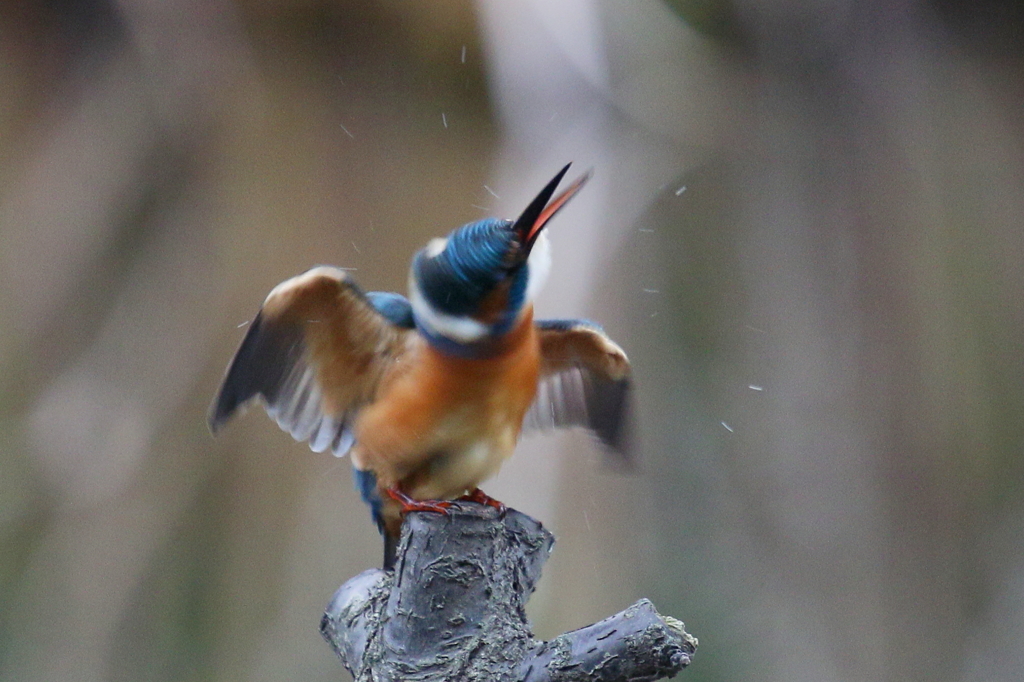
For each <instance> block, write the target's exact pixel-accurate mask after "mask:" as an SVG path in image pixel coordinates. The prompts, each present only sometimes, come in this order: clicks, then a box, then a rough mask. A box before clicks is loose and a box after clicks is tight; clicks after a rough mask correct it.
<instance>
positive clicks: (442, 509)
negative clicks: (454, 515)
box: [384, 488, 452, 516]
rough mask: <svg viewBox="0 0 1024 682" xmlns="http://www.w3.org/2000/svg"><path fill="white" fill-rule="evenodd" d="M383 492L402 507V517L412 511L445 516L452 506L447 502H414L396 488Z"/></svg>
mask: <svg viewBox="0 0 1024 682" xmlns="http://www.w3.org/2000/svg"><path fill="white" fill-rule="evenodd" d="M384 492H385V493H386V494H387V496H388V497H390V498H391V499H392V500H394V501H395V502H397V503H398V504H400V505H402V514H403V515H405V514H408V513H409V512H414V511H426V512H434V513H436V514H444V515H445V516H447V515H448V508H449V507H451V506H452V503H451V502H449V501H448V500H414V499H413V498H411V497H409V496H408V495H406V494H405V493H403V492H402V491H401V490H399V489H398V488H386V489H385V490H384Z"/></svg>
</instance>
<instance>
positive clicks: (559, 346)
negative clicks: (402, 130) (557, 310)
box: [208, 164, 632, 568]
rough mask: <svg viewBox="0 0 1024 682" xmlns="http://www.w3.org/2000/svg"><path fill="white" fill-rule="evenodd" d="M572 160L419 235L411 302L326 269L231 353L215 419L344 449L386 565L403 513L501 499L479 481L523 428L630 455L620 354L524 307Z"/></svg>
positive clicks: (274, 295)
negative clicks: (268, 421)
mask: <svg viewBox="0 0 1024 682" xmlns="http://www.w3.org/2000/svg"><path fill="white" fill-rule="evenodd" d="M570 165H571V164H567V165H566V166H565V167H564V168H562V169H561V170H560V171H559V172H558V173H557V174H556V175H555V176H554V178H553V179H552V180H551V181H550V182H548V183H547V185H546V186H545V187H544V188H543V189H542V190H541V191H540V193H539V194H538V195H537V196H536V197H535V198H534V199H533V200H532V201H531V202H530V203H529V204H528V205H527V207H526V209H525V210H524V211H523V212H522V213H521V214H520V215H519V217H518V218H517V219H515V220H509V219H498V218H487V219H484V220H479V221H475V222H472V223H468V224H466V225H463V226H462V227H460V228H458V229H456V230H454V231H452V232H451V233H450V234H449V235H448V236H447V237H442V238H435V239H432V240H431V241H429V242H428V243H427V245H426V246H425V247H424V248H422V249H421V250H419V251H418V252H417V253H416V254H415V256H414V257H413V259H412V264H411V268H410V271H409V281H408V288H409V296H408V298H406V297H404V296H402V295H401V294H397V293H392V292H373V291H371V292H364V291H363V290H362V289H361V288H360V287H359V286H358V285H357V284H356V283H355V281H354V280H353V279H352V278H351V277H350V276H349V275H348V273H347V272H346V271H345V270H343V269H341V268H336V267H331V266H323V265H321V266H317V267H313V268H312V269H310V270H308V271H306V272H304V273H302V274H300V275H297V276H295V277H292V278H291V279H288V280H286V281H284V282H282V283H281V284H279V285H278V286H276V287H274V288H273V289H272V290H271V292H270V294H269V295H268V296H267V298H266V300H265V301H264V303H263V305H262V307H261V308H260V310H259V311H258V313H257V314H256V316H255V318H254V319H253V320H252V322H251V323H250V324H249V325H248V328H247V331H246V334H245V336H244V338H243V340H242V342H241V345H240V346H239V348H238V350H237V352H236V353H235V355H234V357H233V358H232V360H231V362H230V363H229V365H228V368H227V371H226V373H225V375H224V379H223V382H222V384H221V386H220V390H219V391H218V392H217V394H216V397H215V398H214V401H213V404H212V405H211V407H210V412H209V417H208V422H209V427H210V429H211V431H212V432H213V433H215V434H216V433H217V432H218V431H219V430H220V428H221V427H222V426H223V425H224V424H225V423H226V422H227V421H228V420H229V419H230V418H231V417H232V416H233V415H234V414H236V413H237V412H239V411H240V410H241V409H242V408H244V407H246V406H247V405H248V404H249V403H251V402H254V401H256V402H261V403H262V404H263V406H264V407H265V409H266V411H267V413H268V414H269V415H270V417H272V418H273V419H274V420H275V421H276V422H277V423H278V425H279V426H280V427H281V428H282V429H283V430H285V431H287V432H288V433H290V434H291V435H292V437H294V438H295V439H296V440H297V441H308V442H309V446H310V448H311V449H312V450H313V451H315V452H323V451H325V450H328V449H329V450H331V451H332V452H333V453H334V454H335V455H337V456H339V457H340V456H343V455H345V454H349V455H350V456H351V460H352V465H353V470H354V481H355V484H356V488H357V489H358V491H359V493H360V495H361V497H362V499H363V500H364V501H365V502H366V503H367V504H368V505H369V507H370V511H371V516H372V518H373V520H374V522H375V523H376V525H377V527H378V529H379V531H380V532H381V534H382V535H383V537H384V567H385V568H393V566H394V563H395V557H396V550H397V543H398V538H399V534H400V529H401V523H402V517H403V516H404V515H405V514H406V513H408V512H410V511H434V512H440V513H446V511H447V508H448V506H449V505H450V504H451V500H457V499H463V500H472V501H476V502H480V503H483V504H489V505H491V506H495V507H498V508H499V509H502V510H504V505H502V504H501V503H500V502H497V501H495V500H493V499H492V498H490V497H489V496H487V495H486V494H484V493H483V492H482V491H480V489H479V485H480V484H481V483H482V482H483V481H484V480H485V479H487V478H489V477H490V476H492V475H493V474H494V473H496V472H497V470H498V468H499V467H500V466H501V464H502V463H503V462H504V460H506V459H507V458H508V457H509V456H510V455H511V454H512V453H513V451H514V450H515V447H516V444H517V442H518V440H519V438H520V436H521V434H522V433H524V432H526V431H535V430H547V429H551V428H556V427H582V428H583V429H586V430H589V431H590V432H591V433H592V434H594V435H595V436H596V437H597V440H598V441H599V442H600V443H601V444H602V445H603V446H604V449H605V450H606V451H608V452H610V453H612V454H613V455H614V457H613V458H612V459H613V460H615V461H618V462H622V463H626V464H628V463H629V462H630V461H631V457H632V454H631V453H632V446H631V442H632V438H631V432H632V428H631V409H630V404H631V400H630V396H631V390H632V389H631V387H632V380H631V365H630V362H629V359H628V358H627V356H626V354H625V352H624V351H623V350H622V348H621V347H619V345H618V344H616V343H615V342H614V341H612V340H611V339H610V338H609V337H608V335H607V334H606V333H605V332H604V331H603V329H602V328H601V327H600V326H599V325H598V324H596V323H594V322H591V321H589V320H584V319H557V320H535V319H534V315H533V300H534V298H535V297H536V295H537V293H538V292H539V291H540V288H541V286H542V285H543V283H544V280H545V279H546V278H547V275H548V273H549V271H550V268H551V263H552V256H551V248H550V242H549V240H548V237H547V233H546V231H545V228H546V227H547V226H548V224H549V222H550V221H551V219H552V218H553V217H554V216H555V214H557V213H558V212H559V211H560V210H561V209H562V208H563V207H564V206H565V205H566V204H567V202H568V201H569V200H570V199H572V198H573V197H574V196H576V194H577V193H578V192H579V191H580V189H581V188H582V187H583V186H584V184H585V183H586V182H587V180H588V179H589V178H590V173H589V172H588V173H585V174H584V175H582V176H581V177H579V178H578V179H576V180H575V181H573V182H572V183H571V184H570V185H569V186H568V187H567V188H566V189H565V190H564V191H562V192H561V193H560V194H558V196H555V197H554V198H553V199H552V196H553V195H554V193H555V191H556V189H557V188H558V185H559V184H560V183H561V181H562V179H563V177H564V176H565V174H566V172H567V171H568V170H569V167H570Z"/></svg>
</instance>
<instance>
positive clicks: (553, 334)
mask: <svg viewBox="0 0 1024 682" xmlns="http://www.w3.org/2000/svg"><path fill="white" fill-rule="evenodd" d="M536 324H537V329H538V331H539V333H540V346H541V355H542V360H541V378H540V385H539V386H538V388H537V397H536V398H535V399H534V402H533V405H531V406H530V409H529V411H528V412H527V413H526V418H525V420H524V422H523V427H524V428H525V429H550V428H554V427H560V426H582V427H584V428H586V429H589V430H591V431H592V432H594V434H595V435H596V436H597V437H598V438H599V439H600V440H601V442H602V443H604V444H605V445H606V446H607V447H608V448H609V449H610V450H612V451H613V452H615V453H616V454H618V455H620V456H622V457H623V458H624V459H626V460H627V461H628V460H629V458H630V454H631V453H630V435H631V428H630V417H631V415H630V367H629V360H628V359H627V358H626V354H625V353H624V352H623V351H622V349H621V348H619V347H618V345H616V344H615V342H614V341H612V340H611V339H609V338H608V336H607V335H605V333H604V331H602V329H601V328H600V327H599V326H597V325H596V324H594V323H592V322H588V321H586V320H538V321H537V323H536Z"/></svg>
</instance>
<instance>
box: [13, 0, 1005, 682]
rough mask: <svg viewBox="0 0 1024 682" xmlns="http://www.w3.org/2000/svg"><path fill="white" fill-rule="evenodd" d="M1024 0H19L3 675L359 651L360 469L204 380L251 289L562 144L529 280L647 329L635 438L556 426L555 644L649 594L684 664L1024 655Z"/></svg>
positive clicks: (193, 670)
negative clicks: (575, 184)
mask: <svg viewBox="0 0 1024 682" xmlns="http://www.w3.org/2000/svg"><path fill="white" fill-rule="evenodd" d="M1022 104H1024V9H1022V5H1020V4H1019V3H1018V2H1016V1H1014V0H1005V1H1000V0H986V1H984V2H980V3H977V2H976V3H964V4H963V5H960V4H959V3H954V2H951V0H931V1H927V0H916V1H915V0H889V1H881V0H875V1H869V2H860V3H854V2H835V1H833V2H823V1H819V2H807V1H804V2H800V1H789V2H777V3H766V2H757V1H755V0H734V1H733V2H729V1H728V0H721V1H716V0H703V1H702V0H675V1H668V0H665V1H658V0H645V1H643V2H613V1H611V0H605V1H596V0H595V1H593V2H591V1H587V0H564V1H559V2H551V1H548V0H530V1H522V2H515V3H513V2H504V1H503V0H478V1H477V2H475V3H474V2H471V1H470V0H464V1H454V0H453V1H450V2H437V1H434V0H415V1H399V0H374V1H370V2H346V1H341V0H335V1H328V0H262V1H260V0H245V1H239V2H230V1H229V0H49V1H48V2H43V1H36V2H5V3H3V4H0V161H2V162H0V679H2V680H4V681H5V682H6V681H8V680H10V681H17V682H28V681H37V680H38V681H50V680H85V681H93V680H96V681H99V680H117V681H120V680H156V681H160V680H215V681H220V680H281V679H291V680H338V679H346V675H345V673H344V672H343V670H342V669H341V667H340V665H339V664H338V663H337V662H336V661H335V660H334V658H333V656H332V654H331V652H330V650H329V649H328V647H327V646H326V644H324V643H323V642H322V641H321V639H320V636H319V634H318V632H317V625H318V621H319V617H320V613H321V611H322V609H323V607H324V606H325V605H326V603H327V600H328V599H329V598H330V596H331V594H332V592H333V591H334V589H335V588H336V587H337V586H338V585H339V584H340V583H342V582H343V581H344V580H346V579H347V578H349V577H350V576H352V575H354V574H355V573H357V572H359V571H361V570H363V569H365V568H367V567H370V566H372V565H375V564H376V563H377V562H378V560H379V555H380V542H379V539H378V538H377V537H376V533H375V532H374V530H373V527H372V525H371V523H370V521H369V518H368V514H367V512H366V510H365V509H363V508H362V506H361V504H360V503H359V502H358V501H357V495H356V494H355V492H354V491H353V490H352V487H351V481H350V475H349V464H348V462H347V461H344V460H342V461H338V460H335V459H333V458H331V457H329V456H327V455H314V454H312V453H310V452H309V450H308V449H307V448H306V447H305V446H304V445H301V444H295V443H293V442H292V441H291V439H290V438H289V437H288V436H287V435H286V434H284V433H282V432H280V431H278V429H277V427H276V426H275V425H274V424H273V423H272V422H271V421H270V420H269V419H267V418H266V417H265V416H264V415H263V414H262V411H252V412H250V413H249V415H247V417H245V418H243V419H240V420H238V421H237V423H235V424H232V425H231V427H230V428H229V429H227V430H226V431H225V433H224V434H223V436H222V437H220V438H218V439H216V440H214V439H213V438H212V437H211V436H210V434H209V433H208V432H207V429H206V426H205V410H206V407H207V405H208V403H209V401H210V399H211V397H212V394H213V392H214V390H215V388H216V386H217V384H218V381H219V380H220V377H221V372H222V371H223V369H224V367H225V365H226V363H227V361H228V359H229V357H230V355H231V353H232V352H233V350H234V347H235V345H236V344H237V343H238V341H239V340H240V339H241V336H242V333H243V330H241V329H238V328H237V327H238V325H240V324H241V323H243V322H245V321H246V320H247V319H249V318H250V317H251V316H252V314H253V313H254V312H255V310H256V309H257V307H258V305H259V303H260V302H261V301H262V299H263V297H264V296H265V295H266V293H267V291H268V290H269V289H270V288H271V287H272V286H273V285H274V284H276V283H277V282H279V281H281V280H283V279H285V278H287V277H289V276H291V275H294V274H297V273H298V272H301V271H302V270H304V269H306V268H307V267H309V266H311V265H314V264H317V263H331V264H335V265H339V266H344V267H349V268H353V269H355V270H356V272H355V273H354V275H355V276H356V278H357V279H358V280H359V281H360V282H361V283H362V284H363V285H364V286H365V287H366V288H369V289H397V290H400V291H404V289H405V276H406V269H407V266H408V262H409V259H410V257H411V255H412V253H413V251H414V250H415V249H416V248H418V247H420V246H421V245H423V244H424V243H425V242H426V240H427V239H428V238H429V237H432V236H435V235H439V234H443V233H445V232H447V231H448V230H450V229H452V228H454V227H456V226H458V225H460V224H462V223H464V222H467V221H470V220H474V219H477V218H479V217H483V216H485V215H493V214H496V215H502V216H508V215H514V214H516V213H518V211H519V210H520V209H521V208H522V207H523V206H524V205H525V202H526V201H528V200H529V199H530V198H532V196H533V195H534V193H535V192H536V191H537V190H538V189H539V188H540V186H542V185H543V183H544V182H545V181H546V180H547V179H548V178H549V177H550V176H551V175H552V174H553V173H554V172H555V170H557V169H558V168H559V167H560V166H561V165H562V164H564V163H565V162H566V161H569V160H572V161H575V162H576V167H577V169H578V171H577V172H579V171H582V170H584V169H586V168H588V167H593V168H594V169H595V173H596V174H595V177H594V180H593V181H592V182H591V184H590V185H589V186H588V187H587V189H586V191H584V192H583V193H582V194H581V195H580V197H579V198H578V199H576V200H575V201H574V202H573V204H572V206H571V207H570V208H569V209H567V210H566V211H565V212H564V213H563V214H561V215H560V216H559V219H558V220H557V221H556V224H555V225H554V227H553V228H552V230H551V237H552V239H553V242H554V247H555V264H556V265H555V269H554V273H553V277H552V279H551V281H550V283H549V285H548V287H547V289H546V291H545V293H544V294H543V297H542V300H541V301H540V303H539V309H540V313H541V314H542V315H545V316H587V317H592V318H594V319H597V320H600V321H601V322H603V323H604V324H605V326H606V328H607V329H608V331H609V332H610V333H611V334H612V336H613V337H614V338H616V339H617V340H619V341H620V342H621V343H622V345H623V346H624V347H625V348H626V350H627V352H629V353H630V355H631V358H632V360H633V362H634V366H635V368H636V376H637V384H638V403H639V416H640V430H641V434H642V438H641V440H642V446H643V448H642V450H643V452H642V466H641V470H640V472H639V473H638V474H636V475H634V476H631V477H620V476H616V475H614V474H612V473H609V472H608V471H606V470H603V469H602V468H601V466H600V461H599V457H598V456H597V454H596V452H595V450H594V448H593V447H592V445H591V444H590V443H589V441H588V440H587V439H586V438H585V437H582V436H579V435H575V434H562V435H557V436H549V437H530V438H528V439H526V440H525V441H524V442H523V444H522V445H521V447H520V450H519V452H518V453H517V455H516V457H515V458H513V459H512V461H511V462H510V463H509V464H508V465H507V466H506V467H505V469H504V470H503V471H502V473H501V474H500V476H499V477H498V478H497V479H496V480H494V481H492V482H491V483H490V484H488V485H487V486H486V490H487V491H488V492H490V493H491V494H493V495H495V496H496V497H498V498H499V499H503V500H505V501H506V502H508V503H509V504H511V505H512V506H515V507H517V508H519V509H521V510H523V511H526V512H528V513H530V514H532V515H534V516H536V517H538V518H540V519H542V520H543V521H544V523H545V524H547V525H548V526H549V527H550V528H552V529H553V530H554V531H555V533H556V534H557V536H558V538H559V543H558V545H557V547H556V551H555V554H554V556H553V558H552V560H551V562H550V563H549V565H548V569H547V571H546V574H545V578H544V581H543V585H542V587H541V589H540V591H539V592H538V594H537V595H536V596H535V597H534V600H533V602H532V603H531V615H532V617H533V618H534V620H535V624H536V628H537V631H538V633H539V634H540V635H542V636H544V637H550V636H553V635H555V634H557V633H559V632H561V631H564V630H567V629H571V628H575V627H578V626H581V625H584V624H587V623H589V622H592V621H594V620H597V619H599V618H601V617H603V616H605V615H608V614H610V613H612V612H614V611H616V610H619V609H621V608H624V607H625V606H627V605H628V604H629V603H631V602H632V601H633V600H635V599H636V598H638V597H640V596H648V597H651V598H652V599H653V600H654V601H655V603H656V604H657V605H658V606H659V608H660V609H661V610H662V611H663V612H665V613H669V614H672V615H675V616H677V617H680V618H682V619H684V620H685V621H686V623H687V625H688V628H689V629H690V631H691V632H693V633H694V634H696V635H697V636H698V637H700V639H701V648H700V650H699V651H698V654H697V658H696V661H695V664H694V666H693V667H692V668H691V669H690V670H687V671H686V672H685V673H683V676H684V677H685V678H686V679H688V680H745V679H758V680H787V681H792V680H800V681H803V680H807V681H815V682H822V681H829V680H851V681H852V680H858V681H859V680H929V681H933V680H951V681H952V680H956V681H960V680H964V681H971V682H974V681H978V682H981V681H989V680H1020V679H1024V646H1022V645H1021V637H1022V633H1024V500H1022V494H1021V493H1022V490H1024V458H1022V447H1024V341H1022V339H1024V229H1022V223H1024V106H1022Z"/></svg>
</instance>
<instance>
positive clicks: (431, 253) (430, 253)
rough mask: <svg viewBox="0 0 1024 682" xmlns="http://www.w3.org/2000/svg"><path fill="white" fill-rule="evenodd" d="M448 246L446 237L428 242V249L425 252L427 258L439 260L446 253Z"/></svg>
mask: <svg viewBox="0 0 1024 682" xmlns="http://www.w3.org/2000/svg"><path fill="white" fill-rule="evenodd" d="M446 246H448V240H447V239H446V238H444V237H435V238H434V239H431V240H430V241H429V242H427V248H425V249H424V251H425V252H426V254H427V258H437V257H438V256H440V255H441V252H442V251H444V249H445V247H446Z"/></svg>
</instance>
